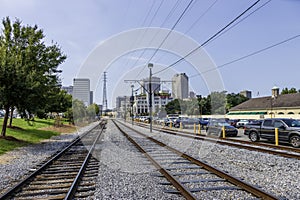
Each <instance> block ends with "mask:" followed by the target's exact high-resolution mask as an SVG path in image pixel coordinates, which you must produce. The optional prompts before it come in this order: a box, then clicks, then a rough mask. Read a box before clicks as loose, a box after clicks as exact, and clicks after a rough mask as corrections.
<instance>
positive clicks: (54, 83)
mask: <svg viewBox="0 0 300 200" xmlns="http://www.w3.org/2000/svg"><path fill="white" fill-rule="evenodd" d="M2 24H3V27H4V28H3V34H1V35H0V102H1V104H2V105H3V108H4V110H5V111H6V112H5V116H4V120H3V126H2V131H1V135H2V136H5V133H6V127H7V121H8V114H9V110H10V108H11V109H13V108H14V107H16V108H17V109H18V110H19V111H20V112H22V113H23V114H25V113H26V114H27V113H29V114H30V113H34V112H35V111H37V110H38V109H40V108H41V107H43V106H44V105H45V102H46V100H45V99H44V96H46V95H45V94H46V93H47V92H49V91H50V90H51V89H52V88H53V87H58V85H59V77H58V75H59V73H60V72H61V71H59V70H57V67H58V66H59V65H60V64H61V63H62V62H64V60H65V59H66V56H65V55H63V54H62V52H61V50H60V48H59V47H58V45H57V44H52V45H50V46H47V45H46V44H45V43H44V41H43V39H44V37H45V36H44V34H43V31H42V30H39V29H38V27H37V26H36V25H35V26H33V27H32V26H22V25H21V22H20V20H16V21H15V22H14V23H11V21H10V19H9V18H8V17H6V18H5V19H3V20H2Z"/></svg>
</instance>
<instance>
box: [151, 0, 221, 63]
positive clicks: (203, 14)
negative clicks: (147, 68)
mask: <svg viewBox="0 0 300 200" xmlns="http://www.w3.org/2000/svg"><path fill="white" fill-rule="evenodd" d="M217 2H218V0H215V1H214V2H213V3H212V4H211V5H210V6H209V7H208V8H207V9H206V10H205V11H204V12H203V13H202V14H201V15H200V16H199V17H198V18H197V19H196V20H195V21H194V23H193V24H192V25H191V26H190V27H189V28H188V30H187V31H185V32H184V35H185V34H187V33H188V32H190V30H191V29H192V28H193V27H194V26H195V25H196V24H197V23H198V22H199V21H200V19H202V18H203V17H204V16H205V15H206V14H207V13H208V12H209V11H210V10H211V9H212V7H213V6H214V5H215V4H216V3H217ZM182 37H183V36H181V37H180V38H179V40H180V39H181V38H182ZM174 45H176V44H175V43H174ZM174 45H173V46H174ZM163 57H164V55H162V56H161V57H160V58H159V59H157V60H156V62H158V61H159V60H161V59H162V58H163Z"/></svg>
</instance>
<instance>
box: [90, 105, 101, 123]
mask: <svg viewBox="0 0 300 200" xmlns="http://www.w3.org/2000/svg"><path fill="white" fill-rule="evenodd" d="M99 112H100V109H99V106H98V105H97V104H95V103H93V104H91V105H89V106H88V107H87V116H88V118H89V119H90V120H94V119H95V117H96V116H97V115H98V114H99Z"/></svg>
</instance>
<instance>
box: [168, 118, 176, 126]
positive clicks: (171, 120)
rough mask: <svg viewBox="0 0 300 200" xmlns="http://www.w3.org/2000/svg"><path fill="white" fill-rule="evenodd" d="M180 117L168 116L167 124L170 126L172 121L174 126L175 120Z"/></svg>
mask: <svg viewBox="0 0 300 200" xmlns="http://www.w3.org/2000/svg"><path fill="white" fill-rule="evenodd" d="M177 118H178V117H168V118H167V120H166V121H165V126H170V123H171V122H172V126H174V123H175V120H176V119H177Z"/></svg>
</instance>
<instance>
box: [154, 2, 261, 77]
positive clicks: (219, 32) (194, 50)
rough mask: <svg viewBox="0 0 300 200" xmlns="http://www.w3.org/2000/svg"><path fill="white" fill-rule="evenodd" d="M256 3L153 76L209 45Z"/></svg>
mask: <svg viewBox="0 0 300 200" xmlns="http://www.w3.org/2000/svg"><path fill="white" fill-rule="evenodd" d="M258 2H260V0H257V1H256V2H255V3H253V4H252V5H251V6H249V7H248V8H247V9H246V10H245V11H243V12H242V13H241V14H240V15H238V16H237V17H236V18H234V19H233V20H232V21H231V22H230V23H228V24H227V25H226V26H224V27H223V28H222V29H221V30H219V31H218V32H217V33H215V34H214V35H213V36H211V37H210V38H209V39H207V40H206V41H205V42H204V43H202V44H201V45H199V46H198V47H196V48H195V49H193V50H192V51H190V52H189V53H188V54H187V55H185V56H184V57H182V58H180V59H178V60H177V61H175V62H174V63H172V64H171V65H169V66H168V67H166V68H164V69H162V70H159V71H157V72H155V73H153V75H155V74H158V73H160V72H163V71H165V70H167V69H169V68H170V67H172V66H174V65H176V64H178V63H179V62H181V61H182V60H184V59H185V58H187V57H188V56H190V55H192V54H193V53H194V52H196V51H197V50H199V49H200V48H201V47H203V46H205V45H206V44H207V43H209V42H210V41H211V40H213V39H214V38H215V37H217V36H218V35H219V34H221V33H222V32H223V31H224V30H225V29H227V28H228V27H229V26H231V25H232V24H233V23H234V22H235V21H237V20H238V19H239V18H241V17H242V16H243V15H244V14H245V13H247V12H248V11H249V10H250V9H252V8H253V7H254V6H255V5H256V4H258Z"/></svg>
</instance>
